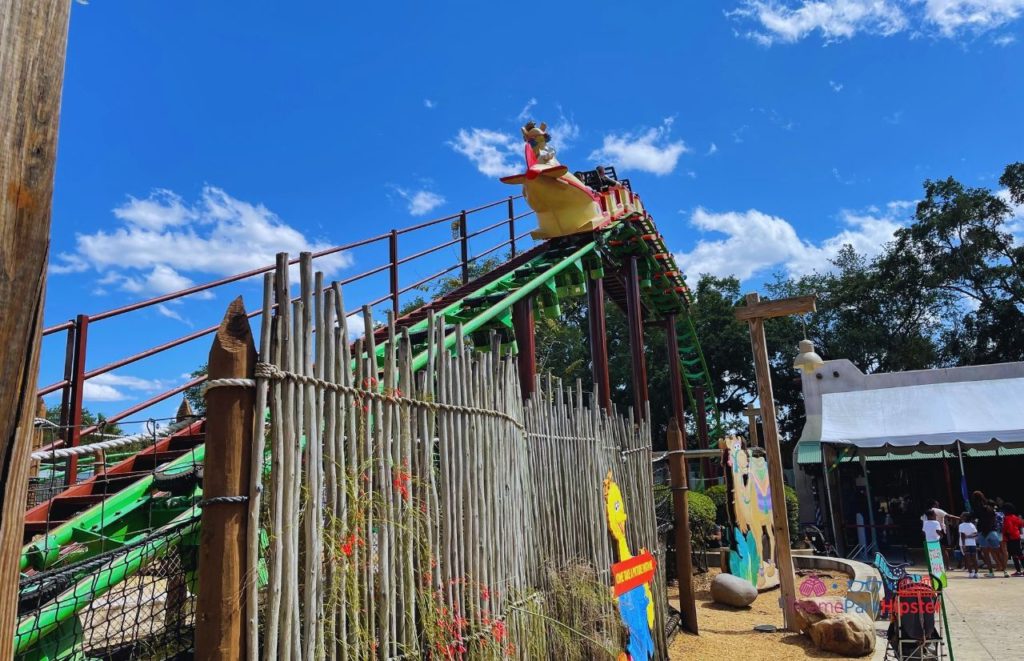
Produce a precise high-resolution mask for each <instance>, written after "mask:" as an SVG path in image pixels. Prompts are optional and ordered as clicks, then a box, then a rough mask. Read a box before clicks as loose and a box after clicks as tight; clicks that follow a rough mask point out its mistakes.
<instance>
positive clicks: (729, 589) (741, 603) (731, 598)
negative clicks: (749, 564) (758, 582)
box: [711, 574, 757, 608]
mask: <svg viewBox="0 0 1024 661" xmlns="http://www.w3.org/2000/svg"><path fill="white" fill-rule="evenodd" d="M711 598H712V599H714V600H715V602H717V603H719V604H725V605H727V606H735V607H737V608H743V607H745V606H749V605H750V604H752V603H754V600H755V599H757V588H755V587H754V586H753V584H752V583H751V582H750V581H748V580H746V579H744V578H740V577H739V576H733V575H732V574H719V575H718V576H715V578H714V579H713V580H712V581H711Z"/></svg>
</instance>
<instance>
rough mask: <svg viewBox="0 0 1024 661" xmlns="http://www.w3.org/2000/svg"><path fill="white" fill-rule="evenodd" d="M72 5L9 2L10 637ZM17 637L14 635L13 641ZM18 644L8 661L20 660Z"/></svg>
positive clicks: (3, 327)
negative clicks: (11, 659) (16, 653)
mask: <svg viewBox="0 0 1024 661" xmlns="http://www.w3.org/2000/svg"><path fill="white" fill-rule="evenodd" d="M70 13H71V0H49V1H47V2H39V0H0V118H2V119H0V306H2V307H3V312H2V313H0V481H2V483H3V489H2V490H0V631H4V632H11V631H14V621H15V617H16V615H17V609H18V558H19V557H20V555H21V545H22V542H23V539H22V528H23V521H24V516H25V501H26V499H27V497H28V474H29V465H30V461H29V455H30V454H31V450H32V440H33V438H34V437H35V428H34V426H33V420H34V418H35V413H36V405H37V404H36V385H37V384H36V380H37V379H36V377H37V375H38V373H39V348H40V340H41V332H42V322H43V294H44V292H45V290H46V262H47V257H48V251H49V244H50V210H51V206H52V202H53V173H54V169H55V166H56V159H57V128H58V126H59V124H60V97H61V87H62V85H63V81H64V55H65V52H66V50H67V41H68V17H69V15H70ZM8 635H9V634H8ZM13 654H14V645H12V644H11V642H10V639H9V638H8V639H6V642H5V643H4V644H2V645H0V661H6V660H7V659H10V658H12V656H13Z"/></svg>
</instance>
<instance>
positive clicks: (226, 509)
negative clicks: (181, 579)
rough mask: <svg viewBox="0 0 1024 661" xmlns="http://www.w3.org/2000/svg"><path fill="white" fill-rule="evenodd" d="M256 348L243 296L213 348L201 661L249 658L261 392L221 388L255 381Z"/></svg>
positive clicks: (199, 608) (199, 602)
mask: <svg viewBox="0 0 1024 661" xmlns="http://www.w3.org/2000/svg"><path fill="white" fill-rule="evenodd" d="M255 370H256V346H255V345H254V344H253V339H252V329H251V328H250V327H249V319H248V317H246V314H245V306H244V305H243V304H242V297H241V296H239V297H238V298H236V299H235V300H234V301H232V302H231V305H229V306H228V310H227V313H226V314H225V315H224V320H223V321H221V324H220V328H219V329H217V334H216V336H215V337H214V339H213V346H212V347H211V348H210V361H209V381H208V382H207V383H209V384H212V385H213V387H210V388H209V390H208V391H207V393H206V459H205V462H204V471H203V499H204V505H205V506H204V508H203V517H202V527H201V532H200V536H199V582H198V585H199V594H198V596H197V598H196V659H201V660H207V659H209V660H214V659H216V660H223V661H228V660H230V661H236V660H237V659H241V658H243V657H244V656H245V649H246V645H245V641H246V635H245V618H244V617H243V611H244V608H243V604H244V603H245V595H244V594H243V589H244V583H245V549H246V534H247V531H248V518H249V517H248V507H247V506H246V502H245V499H244V498H238V499H237V502H236V501H234V500H229V498H231V497H237V496H247V494H248V493H249V463H250V458H251V452H252V436H253V416H254V415H255V414H256V390H255V388H253V387H251V386H242V385H221V386H217V385H216V383H215V382H216V381H218V380H221V379H253V378H254V376H255Z"/></svg>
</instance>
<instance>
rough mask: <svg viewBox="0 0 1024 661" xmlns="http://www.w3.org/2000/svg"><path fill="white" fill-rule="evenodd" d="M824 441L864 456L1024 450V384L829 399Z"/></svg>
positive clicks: (909, 389)
mask: <svg viewBox="0 0 1024 661" xmlns="http://www.w3.org/2000/svg"><path fill="white" fill-rule="evenodd" d="M821 400H822V401H821V441H822V442H823V443H841V444H849V445H856V446H857V447H858V448H861V449H863V450H869V449H882V450H884V451H893V450H898V449H902V448H905V449H909V450H913V449H915V448H917V447H918V446H922V445H923V446H937V447H941V446H947V445H952V444H954V443H956V442H957V441H960V442H961V443H963V444H964V445H970V446H979V445H980V446H987V445H991V444H1001V445H1012V444H1024V378H1020V379H993V380H991V381H967V382H960V383H934V384H927V385H917V386H903V387H896V388H882V389H878V390H862V391H854V392H841V393H830V394H826V395H823V396H822V398H821Z"/></svg>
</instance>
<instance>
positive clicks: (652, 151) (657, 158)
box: [590, 117, 690, 176]
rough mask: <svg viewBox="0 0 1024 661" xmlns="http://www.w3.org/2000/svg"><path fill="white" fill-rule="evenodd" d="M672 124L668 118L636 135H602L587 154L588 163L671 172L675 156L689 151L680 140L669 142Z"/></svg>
mask: <svg viewBox="0 0 1024 661" xmlns="http://www.w3.org/2000/svg"><path fill="white" fill-rule="evenodd" d="M672 122H673V120H672V118H671V117H669V118H667V119H665V120H664V121H663V122H662V124H661V126H658V127H656V128H649V129H645V130H642V131H640V132H639V133H621V134H614V133H612V134H609V135H606V136H604V142H603V144H602V146H601V148H600V149H595V150H594V151H593V152H591V154H590V160H592V161H605V162H608V163H609V164H611V165H614V166H615V167H616V168H617V169H618V170H640V171H642V172H650V173H652V174H655V175H658V176H662V175H666V174H669V173H670V172H672V171H673V170H675V168H676V164H677V163H678V162H679V157H680V156H682V155H683V154H685V153H686V152H688V151H690V149H689V148H688V147H687V146H686V143H684V142H683V141H682V140H675V141H672V140H670V139H669V135H670V133H671V130H672Z"/></svg>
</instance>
